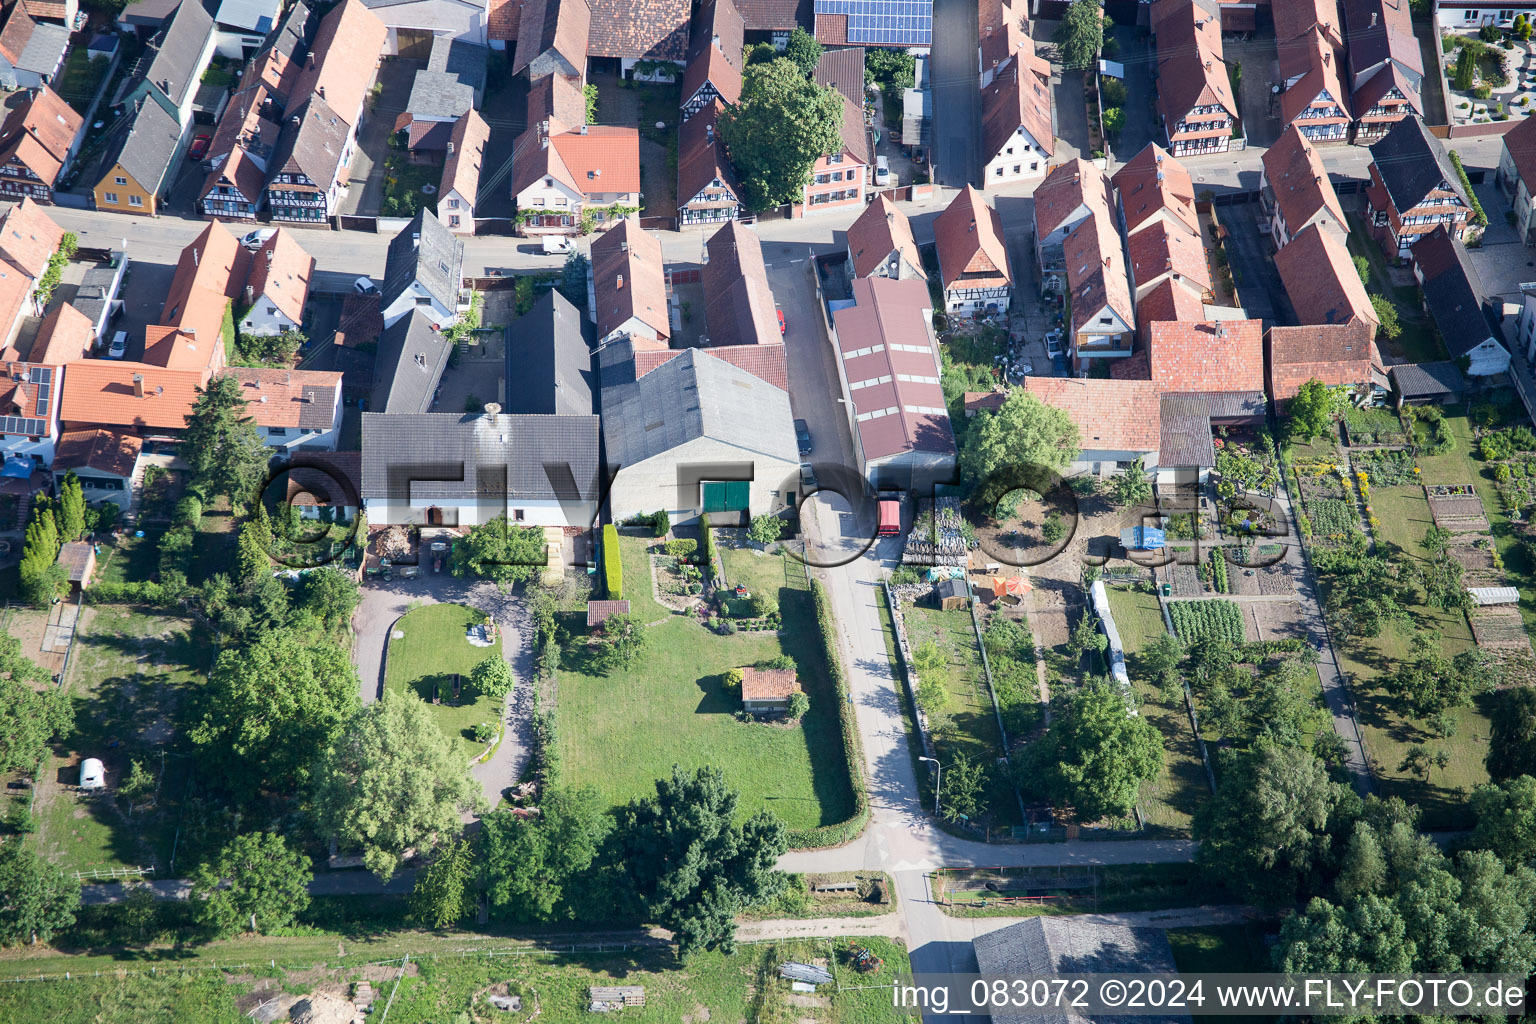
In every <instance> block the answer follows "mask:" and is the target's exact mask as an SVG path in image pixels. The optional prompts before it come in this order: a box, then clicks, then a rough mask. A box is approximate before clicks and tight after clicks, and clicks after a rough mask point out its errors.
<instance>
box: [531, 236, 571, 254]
mask: <svg viewBox="0 0 1536 1024" xmlns="http://www.w3.org/2000/svg"><path fill="white" fill-rule="evenodd" d="M539 244H540V245H542V246H543V248H544V255H546V256H563V255H564V254H566V253H568V252H570V251H571V248H572V246H571V240H570V239H569V238H566V237H565V236H564V235H545V236H544V237H543V239H541V240H540V243H539Z"/></svg>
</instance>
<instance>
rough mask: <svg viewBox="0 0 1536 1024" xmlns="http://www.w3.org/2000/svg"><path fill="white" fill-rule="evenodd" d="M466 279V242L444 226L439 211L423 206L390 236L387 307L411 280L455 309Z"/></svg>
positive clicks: (386, 274)
mask: <svg viewBox="0 0 1536 1024" xmlns="http://www.w3.org/2000/svg"><path fill="white" fill-rule="evenodd" d="M463 280H464V243H463V242H461V241H459V238H458V236H457V235H455V234H454V233H453V232H452V231H449V230H448V229H447V228H445V227H443V222H442V221H440V220H438V219H437V214H435V213H433V212H432V211H430V210H426V209H423V210H420V211H419V212H418V213H417V214H416V216H415V217H414V218H412V220H411V222H410V223H409V224H407V225H406V226H405V227H403V228H401V229H400V233H399V234H398V235H396V236H395V237H394V238H392V239H390V242H389V255H388V256H387V257H385V260H384V287H383V289H382V290H383V293H384V296H383V300H382V305H383V306H384V307H385V308H388V307H389V305H390V303H392V302H394V301H395V299H397V298H399V297H400V293H401V292H403V291H405V289H407V288H409V287H410V285H411V282H412V281H417V282H419V283H420V284H421V286H422V287H423V288H425V289H426V290H427V291H428V293H430V294H431V296H432V297H433V298H434V299H436V300H437V301H438V303H439V304H440V305H442V306H444V307H445V308H447V309H453V308H454V307H455V306H457V305H458V301H459V286H460V284H461V283H462V282H463Z"/></svg>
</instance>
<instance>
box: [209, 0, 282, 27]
mask: <svg viewBox="0 0 1536 1024" xmlns="http://www.w3.org/2000/svg"><path fill="white" fill-rule="evenodd" d="M282 10H283V5H282V2H281V0H223V2H222V3H220V4H219V11H218V13H217V14H215V15H214V21H216V22H218V23H219V24H220V25H232V26H234V27H235V28H243V29H246V30H248V31H251V32H260V33H261V34H262V35H266V34H267V33H268V32H271V31H272V29H273V28H275V27H276V25H277V15H279V14H281V13H282Z"/></svg>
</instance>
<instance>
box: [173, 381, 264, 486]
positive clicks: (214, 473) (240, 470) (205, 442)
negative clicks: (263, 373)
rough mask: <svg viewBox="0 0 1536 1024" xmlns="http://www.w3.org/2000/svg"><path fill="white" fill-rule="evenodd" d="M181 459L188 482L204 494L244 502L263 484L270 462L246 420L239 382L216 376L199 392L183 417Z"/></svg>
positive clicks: (251, 424) (257, 436) (254, 423)
mask: <svg viewBox="0 0 1536 1024" xmlns="http://www.w3.org/2000/svg"><path fill="white" fill-rule="evenodd" d="M186 419H187V429H186V431H185V432H184V433H183V435H182V443H181V455H182V458H184V459H186V460H187V464H188V465H189V466H191V467H192V482H193V484H194V485H195V486H196V487H197V488H198V489H199V490H200V491H202V492H203V493H204V494H208V495H212V494H224V495H228V496H229V498H230V499H231V500H233V501H235V502H242V503H243V502H244V501H245V499H246V497H247V496H248V495H250V494H251V493H252V492H253V491H254V490H255V489H256V486H257V485H258V484H259V483H261V478H262V476H263V474H265V472H266V469H267V462H268V452H267V447H266V445H264V444H262V442H261V436H260V435H259V434H257V432H256V422H255V421H254V420H253V419H251V418H250V417H249V416H247V415H246V407H245V397H244V396H243V395H242V394H241V393H240V381H239V380H238V379H237V378H235V377H232V376H225V377H214V378H212V379H211V380H210V381H209V382H208V384H207V386H206V387H202V388H198V389H197V400H196V401H195V402H193V403H192V411H191V412H189V413H187V417H186Z"/></svg>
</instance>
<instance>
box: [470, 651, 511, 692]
mask: <svg viewBox="0 0 1536 1024" xmlns="http://www.w3.org/2000/svg"><path fill="white" fill-rule="evenodd" d="M469 682H470V685H471V686H473V687H474V688H475V692H476V693H480V694H483V695H485V696H487V697H493V698H495V699H496V700H498V701H500V700H504V699H506V696H507V694H509V693H511V692H512V688H513V687H514V686H516V685H517V678H516V677H515V676H513V675H512V666H511V665H508V664H507V659H505V658H503V657H501V656H500V655H499V654H493V655H491V656H490V657H489V658H484V659H482V660H481V661H480V663H479V664H478V665H476V666H475V667H474V670H473V671H472V672H470V674H469Z"/></svg>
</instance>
